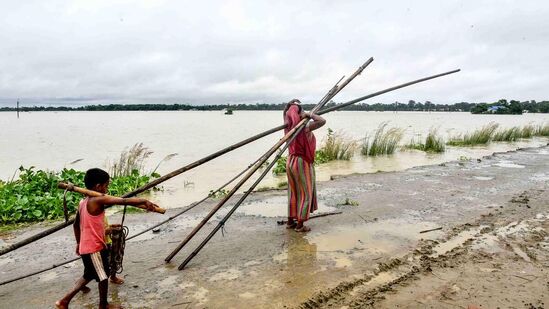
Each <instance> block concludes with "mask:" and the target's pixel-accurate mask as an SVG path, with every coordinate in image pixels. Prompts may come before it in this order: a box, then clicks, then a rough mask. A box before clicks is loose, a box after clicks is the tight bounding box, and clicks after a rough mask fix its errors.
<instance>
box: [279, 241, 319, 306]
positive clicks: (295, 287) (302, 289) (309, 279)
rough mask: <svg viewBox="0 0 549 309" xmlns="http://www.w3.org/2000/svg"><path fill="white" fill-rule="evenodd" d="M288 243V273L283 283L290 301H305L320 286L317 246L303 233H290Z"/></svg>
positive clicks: (285, 274)
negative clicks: (317, 273) (317, 274)
mask: <svg viewBox="0 0 549 309" xmlns="http://www.w3.org/2000/svg"><path fill="white" fill-rule="evenodd" d="M286 241H287V243H288V249H287V259H286V271H284V275H283V278H282V280H283V282H284V283H285V287H286V289H287V293H288V297H289V299H296V297H297V299H305V298H307V297H309V296H310V295H311V294H312V293H313V292H314V288H315V287H316V286H318V285H319V283H318V280H319V279H318V277H317V276H315V273H316V272H317V271H318V265H317V264H318V263H317V257H316V255H317V249H316V244H311V243H309V241H308V240H307V239H306V238H304V235H303V234H301V233H294V232H290V233H287V235H286Z"/></svg>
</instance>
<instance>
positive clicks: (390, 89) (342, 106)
mask: <svg viewBox="0 0 549 309" xmlns="http://www.w3.org/2000/svg"><path fill="white" fill-rule="evenodd" d="M459 71H460V70H459V69H458V70H453V71H449V72H445V73H442V74H437V75H432V76H429V77H425V78H421V79H417V80H414V81H411V82H407V83H404V84H400V85H398V86H394V87H391V88H387V89H384V90H381V91H377V92H374V93H371V94H369V95H366V96H363V97H361V98H359V99H361V101H362V100H366V99H370V98H373V97H376V96H379V95H382V94H384V93H387V92H389V91H394V90H397V89H400V88H404V87H408V86H411V85H413V84H417V83H421V82H424V81H427V80H430V79H434V78H438V77H441V76H445V75H449V74H453V73H457V72H459ZM355 101H356V99H355V100H352V101H349V102H346V103H343V104H339V105H336V106H334V107H330V108H326V109H324V110H321V111H319V112H318V114H319V115H321V114H325V113H329V112H332V111H335V110H339V109H341V108H345V107H347V106H349V105H351V104H354V103H357V102H355ZM283 128H284V126H282V127H281V128H280V129H283ZM250 167H251V165H250ZM248 168H249V167H248ZM246 170H247V169H245V170H244V171H243V172H241V173H240V174H239V175H241V174H243V173H244V172H245V171H246ZM239 175H238V176H239ZM238 176H237V177H235V178H234V179H236V178H238ZM234 179H233V180H234ZM231 182H232V181H230V182H228V183H227V184H226V185H228V184H229V183H231ZM226 185H224V186H226ZM224 186H223V187H224ZM220 189H221V188H220ZM220 189H218V191H219V190H220ZM206 199H207V197H206V198H204V199H203V200H201V201H199V202H197V203H195V204H192V205H190V206H189V207H187V208H185V209H183V210H182V211H181V212H179V213H178V214H176V215H174V216H172V217H170V218H168V219H166V220H164V221H162V222H160V223H158V224H156V225H154V226H152V227H150V228H147V229H146V230H144V231H141V232H139V233H137V234H135V235H132V236H131V237H128V240H129V239H131V238H134V237H137V236H139V235H141V234H143V233H145V232H148V231H150V230H152V229H154V228H157V227H159V226H161V225H163V224H165V223H167V222H169V221H171V220H173V219H175V218H176V217H178V216H180V215H182V214H183V213H185V212H186V211H188V210H190V209H191V208H193V207H195V206H196V205H198V204H199V203H201V202H203V201H204V200H206ZM72 222H74V219H71V221H70V222H66V223H63V224H60V225H58V226H57V227H54V228H57V229H62V228H64V227H65V226H68V225H70V224H72ZM45 232H47V231H45ZM51 233H53V232H50V233H48V234H46V235H42V234H43V233H39V234H37V235H34V236H32V237H31V238H36V239H35V240H37V239H40V238H42V237H45V236H47V235H49V234H51ZM38 236H40V237H38ZM29 239H30V238H29ZM30 242H32V241H29V242H28V243H30ZM12 246H13V245H11V246H8V247H12ZM8 247H7V248H8ZM13 250H14V249H13ZM10 251H11V250H10ZM8 252H9V251H8ZM4 253H5V252H3V253H1V254H0V255H2V254H4ZM77 259H78V258H74V259H72V260H68V261H65V262H63V263H61V264H57V265H53V266H51V267H48V268H45V269H42V270H39V271H36V272H33V273H30V274H27V275H24V276H20V277H17V278H14V279H10V280H8V281H3V282H0V285H4V284H7V283H10V282H14V281H17V280H21V279H24V278H28V277H31V276H33V275H36V274H40V273H43V272H46V271H48V270H51V269H55V268H56V267H59V266H62V265H66V264H69V263H71V262H74V261H76V260H77Z"/></svg>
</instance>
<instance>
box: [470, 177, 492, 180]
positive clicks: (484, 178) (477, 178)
mask: <svg viewBox="0 0 549 309" xmlns="http://www.w3.org/2000/svg"><path fill="white" fill-rule="evenodd" d="M473 178H475V179H476V180H484V181H486V180H492V179H494V177H489V176H473Z"/></svg>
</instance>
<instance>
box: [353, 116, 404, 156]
mask: <svg viewBox="0 0 549 309" xmlns="http://www.w3.org/2000/svg"><path fill="white" fill-rule="evenodd" d="M386 127H387V122H383V123H381V124H380V125H379V127H378V128H377V130H376V131H375V133H374V135H373V136H370V135H366V137H365V138H364V142H363V144H362V147H361V149H360V153H361V154H362V155H364V156H379V155H389V154H393V153H394V152H395V150H396V149H397V147H398V144H399V143H400V141H401V140H402V136H403V130H402V129H399V128H389V129H387V130H386Z"/></svg>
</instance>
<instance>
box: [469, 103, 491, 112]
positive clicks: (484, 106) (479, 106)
mask: <svg viewBox="0 0 549 309" xmlns="http://www.w3.org/2000/svg"><path fill="white" fill-rule="evenodd" d="M486 111H488V104H486V103H480V104H477V105H475V106H474V107H473V108H471V114H482V113H485V112H486Z"/></svg>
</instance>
